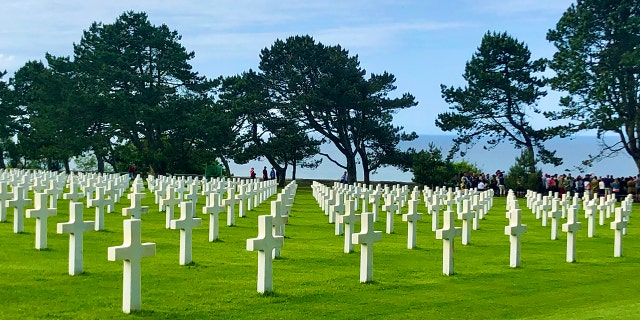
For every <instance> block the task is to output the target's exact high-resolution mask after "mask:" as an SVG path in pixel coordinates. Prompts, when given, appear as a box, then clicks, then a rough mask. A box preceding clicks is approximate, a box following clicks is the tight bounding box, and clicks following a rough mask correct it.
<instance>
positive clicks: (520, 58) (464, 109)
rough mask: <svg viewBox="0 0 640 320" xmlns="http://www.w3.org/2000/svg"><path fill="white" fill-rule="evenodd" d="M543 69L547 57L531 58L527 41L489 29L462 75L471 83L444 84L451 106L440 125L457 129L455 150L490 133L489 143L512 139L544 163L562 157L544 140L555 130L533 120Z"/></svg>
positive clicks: (537, 111)
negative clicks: (520, 40)
mask: <svg viewBox="0 0 640 320" xmlns="http://www.w3.org/2000/svg"><path fill="white" fill-rule="evenodd" d="M544 69H545V60H544V59H538V60H531V52H530V51H529V49H528V48H527V46H526V45H525V44H524V43H522V42H519V41H517V40H516V39H514V38H512V37H511V36H509V35H507V34H506V33H489V32H488V33H486V34H485V35H484V37H483V38H482V42H481V44H480V47H479V48H478V50H477V52H476V53H474V54H473V56H472V57H471V60H470V61H468V62H467V63H466V66H465V72H464V75H463V77H464V79H465V81H466V82H467V86H465V87H464V88H461V87H459V88H454V87H446V86H445V85H441V90H442V96H443V98H444V99H445V101H446V102H447V103H448V104H450V105H451V106H450V109H451V110H452V111H451V112H445V113H441V114H439V115H438V118H437V120H436V125H437V126H438V127H440V128H441V129H442V130H443V131H455V132H456V134H457V137H456V138H455V139H454V142H455V144H454V148H453V149H452V153H454V152H456V151H458V150H459V149H458V148H459V146H461V145H465V144H470V145H473V144H474V143H476V142H478V141H479V140H480V139H483V138H486V139H487V147H486V148H492V147H494V146H496V145H497V144H499V143H501V142H503V141H508V142H510V143H513V144H514V146H515V147H516V148H524V149H526V150H528V152H530V153H532V154H535V152H536V151H537V152H538V156H539V158H540V160H542V161H543V162H545V163H554V164H556V165H559V164H560V163H561V160H560V159H559V158H557V157H555V155H554V154H555V151H553V152H552V151H549V150H547V149H546V148H545V147H544V145H543V142H544V141H545V140H547V139H548V138H550V135H549V134H548V133H547V131H546V130H544V129H540V130H538V129H534V128H533V127H532V126H531V125H530V124H529V117H530V114H529V112H530V111H533V112H536V113H539V112H540V111H539V110H538V109H537V107H536V104H537V102H538V100H539V99H540V98H541V97H544V96H545V95H546V92H545V91H544V90H543V89H542V88H543V87H544V85H545V82H544V80H543V79H541V78H539V77H537V76H536V75H535V74H536V73H540V72H542V71H544ZM533 160H534V161H535V158H534V159H533ZM534 163H535V162H533V163H532V165H533V164H534Z"/></svg>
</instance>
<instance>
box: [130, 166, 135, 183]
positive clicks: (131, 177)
mask: <svg viewBox="0 0 640 320" xmlns="http://www.w3.org/2000/svg"><path fill="white" fill-rule="evenodd" d="M135 173H136V167H135V166H134V165H133V164H131V165H130V166H129V180H133V178H134V175H135Z"/></svg>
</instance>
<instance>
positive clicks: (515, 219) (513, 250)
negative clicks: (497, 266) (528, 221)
mask: <svg viewBox="0 0 640 320" xmlns="http://www.w3.org/2000/svg"><path fill="white" fill-rule="evenodd" d="M509 214H510V216H509V225H508V226H505V227H504V234H505V235H508V236H509V242H510V248H509V266H510V267H511V268H517V267H519V266H520V236H521V235H522V234H523V233H525V232H526V231H527V226H526V225H524V224H522V223H521V221H520V218H521V216H522V211H521V210H520V209H518V205H517V203H516V204H515V205H514V207H513V208H512V209H511V210H510V211H509Z"/></svg>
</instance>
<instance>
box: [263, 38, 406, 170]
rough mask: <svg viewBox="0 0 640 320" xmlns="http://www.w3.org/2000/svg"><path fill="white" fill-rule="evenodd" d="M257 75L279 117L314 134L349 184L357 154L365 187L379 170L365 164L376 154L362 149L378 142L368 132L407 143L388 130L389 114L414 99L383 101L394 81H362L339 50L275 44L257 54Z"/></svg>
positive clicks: (375, 162)
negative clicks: (331, 150)
mask: <svg viewBox="0 0 640 320" xmlns="http://www.w3.org/2000/svg"><path fill="white" fill-rule="evenodd" d="M260 70H261V71H262V76H263V79H264V81H265V82H264V83H265V86H266V87H267V90H268V93H269V97H270V100H271V101H272V103H273V104H274V106H276V107H277V108H278V110H279V111H280V113H281V114H282V115H283V116H284V117H285V118H287V119H296V120H297V121H299V122H300V123H301V124H302V125H303V126H304V127H305V128H307V129H310V130H313V131H315V132H316V133H318V134H320V135H321V136H322V137H324V138H325V139H326V140H327V141H329V142H330V143H332V144H333V145H334V146H335V147H336V148H337V149H338V151H339V152H340V153H341V154H342V155H343V156H344V157H345V159H344V162H342V161H339V160H337V159H333V158H332V157H331V156H330V155H328V154H322V155H324V156H325V157H326V158H327V159H328V160H329V161H331V162H333V163H335V164H336V165H338V166H339V167H342V168H344V169H346V171H347V173H348V181H349V182H353V181H355V179H356V164H357V156H358V154H360V155H361V157H363V159H365V160H364V161H362V163H363V165H364V166H366V168H365V182H367V181H368V178H369V177H368V173H369V172H370V171H371V170H372V169H375V168H377V167H379V166H380V165H381V164H380V161H381V160H382V159H378V158H373V159H370V158H371V157H376V154H375V153H367V152H368V151H366V150H365V148H366V144H367V143H369V144H370V145H373V144H374V143H376V140H379V139H380V137H381V136H380V135H379V134H378V133H377V132H376V133H375V134H374V133H373V130H386V131H387V133H386V135H385V138H386V137H389V136H394V137H396V136H397V137H399V138H400V139H402V138H404V137H407V136H403V135H401V133H400V130H401V128H395V127H393V126H389V125H388V124H390V121H391V119H392V117H391V114H392V113H393V112H394V111H395V110H398V109H401V108H408V107H411V106H414V105H416V103H415V101H414V97H413V96H411V95H410V94H404V95H402V96H401V97H400V98H389V97H388V94H389V93H390V92H392V91H393V90H395V86H394V85H393V83H394V82H395V77H393V75H391V74H388V73H383V74H381V75H375V74H372V75H371V76H370V78H369V79H365V74H366V71H365V70H363V69H362V68H361V67H360V63H359V61H358V57H357V56H349V52H348V51H347V50H345V49H343V48H342V47H340V46H339V45H338V46H325V45H323V44H322V43H316V42H315V40H314V39H313V38H312V37H310V36H295V37H290V38H288V39H287V40H285V41H282V40H277V41H276V42H275V43H274V44H273V45H272V46H271V47H270V48H265V49H263V50H262V52H261V54H260ZM389 150H390V151H393V150H392V149H389Z"/></svg>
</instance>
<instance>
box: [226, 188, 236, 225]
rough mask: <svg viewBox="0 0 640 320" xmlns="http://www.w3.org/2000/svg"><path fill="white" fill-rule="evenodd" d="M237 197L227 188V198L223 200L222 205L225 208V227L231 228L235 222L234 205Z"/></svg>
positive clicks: (233, 191) (232, 190)
mask: <svg viewBox="0 0 640 320" xmlns="http://www.w3.org/2000/svg"><path fill="white" fill-rule="evenodd" d="M237 201H238V197H237V196H236V192H235V190H234V189H233V188H227V198H226V199H224V200H223V205H225V206H226V207H227V226H233V225H235V224H236V222H235V213H236V203H237Z"/></svg>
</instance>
